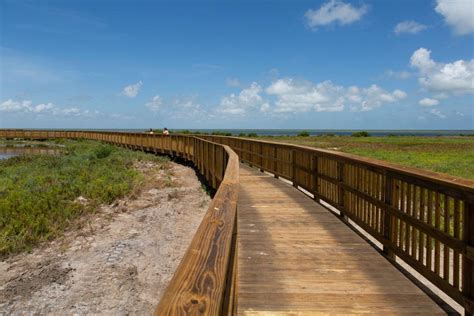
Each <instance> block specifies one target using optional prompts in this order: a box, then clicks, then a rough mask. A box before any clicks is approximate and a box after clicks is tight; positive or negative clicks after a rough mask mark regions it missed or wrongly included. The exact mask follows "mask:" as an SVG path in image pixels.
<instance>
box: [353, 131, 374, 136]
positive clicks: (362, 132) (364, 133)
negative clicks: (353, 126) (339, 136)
mask: <svg viewBox="0 0 474 316" xmlns="http://www.w3.org/2000/svg"><path fill="white" fill-rule="evenodd" d="M369 136H370V134H369V133H367V132H366V131H360V132H354V133H352V137H369Z"/></svg>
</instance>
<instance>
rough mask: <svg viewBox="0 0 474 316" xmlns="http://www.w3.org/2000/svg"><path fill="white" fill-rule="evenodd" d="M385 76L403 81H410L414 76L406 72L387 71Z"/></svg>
mask: <svg viewBox="0 0 474 316" xmlns="http://www.w3.org/2000/svg"><path fill="white" fill-rule="evenodd" d="M384 75H385V76H386V77H390V78H395V79H401V80H405V79H409V78H411V76H412V74H411V73H410V72H408V71H405V70H402V71H393V70H387V71H385V73H384Z"/></svg>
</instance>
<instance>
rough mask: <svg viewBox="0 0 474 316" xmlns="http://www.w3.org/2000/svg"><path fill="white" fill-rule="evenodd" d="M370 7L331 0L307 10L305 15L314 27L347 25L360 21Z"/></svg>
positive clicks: (308, 23)
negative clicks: (316, 7) (317, 7)
mask: <svg viewBox="0 0 474 316" xmlns="http://www.w3.org/2000/svg"><path fill="white" fill-rule="evenodd" d="M367 10H368V7H367V6H366V5H362V6H360V7H355V6H353V5H352V4H350V3H344V2H342V1H340V0H330V1H328V2H326V3H324V4H323V5H322V6H321V7H320V8H319V9H317V10H312V9H309V10H308V11H306V13H305V15H304V17H305V19H306V23H307V25H308V26H309V27H311V28H312V29H316V28H317V27H319V26H324V25H329V24H332V23H336V24H339V25H347V24H351V23H354V22H356V21H359V20H360V19H361V18H362V16H364V14H366V13H367Z"/></svg>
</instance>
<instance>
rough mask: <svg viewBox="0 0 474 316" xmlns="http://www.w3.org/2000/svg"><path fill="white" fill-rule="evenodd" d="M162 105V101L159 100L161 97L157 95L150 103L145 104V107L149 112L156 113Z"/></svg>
mask: <svg viewBox="0 0 474 316" xmlns="http://www.w3.org/2000/svg"><path fill="white" fill-rule="evenodd" d="M162 104H163V100H162V99H161V97H160V96H159V95H155V96H154V97H153V98H152V99H151V100H150V101H148V102H147V103H146V104H145V106H146V107H147V108H149V109H150V110H151V111H153V112H156V111H158V110H159V109H160V107H161V105H162Z"/></svg>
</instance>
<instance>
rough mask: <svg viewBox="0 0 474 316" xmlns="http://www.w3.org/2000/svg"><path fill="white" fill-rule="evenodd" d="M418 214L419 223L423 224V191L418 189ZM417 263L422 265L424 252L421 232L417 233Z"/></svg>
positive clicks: (423, 237)
mask: <svg viewBox="0 0 474 316" xmlns="http://www.w3.org/2000/svg"><path fill="white" fill-rule="evenodd" d="M418 205H419V212H420V221H422V222H423V223H424V222H426V216H425V189H424V188H422V187H420V199H419V204H418ZM418 234H419V235H418V237H419V238H418V261H419V262H420V263H421V264H423V263H424V262H425V261H424V257H425V252H424V251H423V250H424V248H425V234H424V233H422V232H421V231H418Z"/></svg>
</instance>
